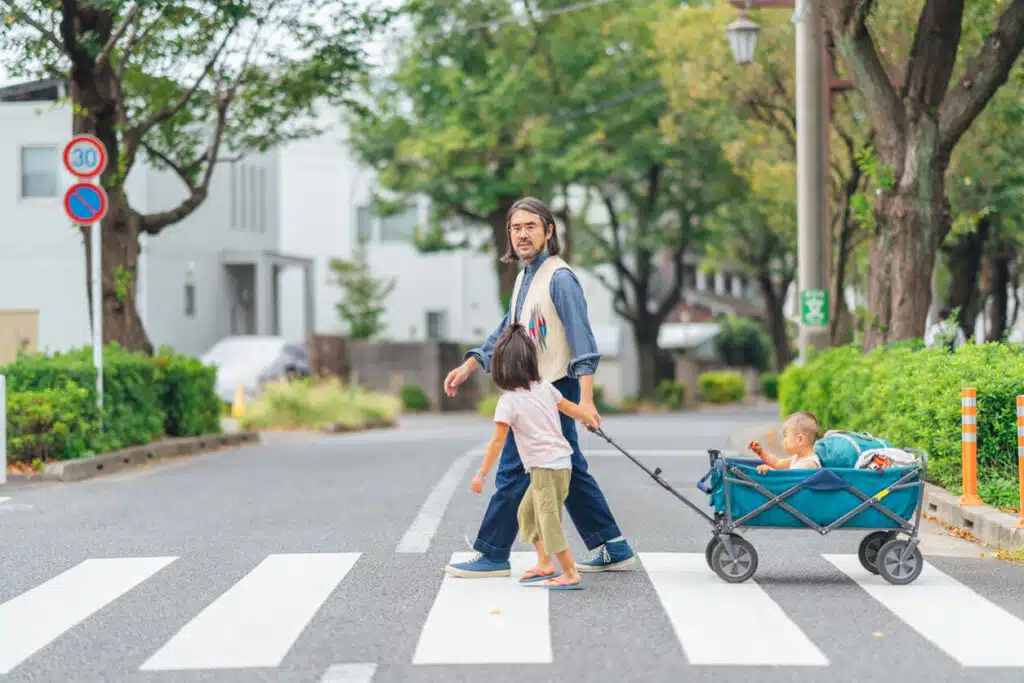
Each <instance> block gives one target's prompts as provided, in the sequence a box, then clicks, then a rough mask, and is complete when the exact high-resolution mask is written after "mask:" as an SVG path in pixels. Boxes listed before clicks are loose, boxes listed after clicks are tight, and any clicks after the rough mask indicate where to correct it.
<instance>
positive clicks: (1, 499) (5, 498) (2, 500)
mask: <svg viewBox="0 0 1024 683" xmlns="http://www.w3.org/2000/svg"><path fill="white" fill-rule="evenodd" d="M10 499H11V497H10V496H0V503H6V502H7V501H9V500H10Z"/></svg>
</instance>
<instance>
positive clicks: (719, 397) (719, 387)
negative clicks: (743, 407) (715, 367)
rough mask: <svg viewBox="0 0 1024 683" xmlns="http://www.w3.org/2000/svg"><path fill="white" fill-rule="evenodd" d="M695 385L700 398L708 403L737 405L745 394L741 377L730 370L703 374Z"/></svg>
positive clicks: (745, 385) (745, 386)
mask: <svg viewBox="0 0 1024 683" xmlns="http://www.w3.org/2000/svg"><path fill="white" fill-rule="evenodd" d="M697 383H698V385H700V397H701V398H702V399H703V400H705V401H707V402H708V403H738V402H740V401H742V400H743V398H744V396H746V393H747V384H746V382H744V381H743V376H742V375H740V374H739V373H738V372H733V371H731V370H721V371H711V372H705V373H703V374H701V376H700V377H698V378H697Z"/></svg>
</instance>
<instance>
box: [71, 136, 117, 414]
mask: <svg viewBox="0 0 1024 683" xmlns="http://www.w3.org/2000/svg"><path fill="white" fill-rule="evenodd" d="M63 159H64V168H66V169H67V170H68V173H70V174H71V175H73V176H76V177H78V178H79V179H80V181H81V182H77V183H75V184H74V185H72V186H71V187H69V188H68V190H67V192H65V193H64V210H65V211H66V212H67V214H68V217H69V218H70V219H71V220H72V221H73V222H74V223H76V224H78V225H82V226H85V225H88V226H90V228H89V238H90V239H89V250H90V253H91V254H92V258H91V259H90V264H91V266H92V267H91V268H90V274H89V275H90V277H89V285H90V287H89V289H90V291H91V293H92V297H91V298H92V362H93V365H94V366H95V367H96V405H97V406H98V407H99V409H100V416H101V417H100V429H102V428H103V418H102V415H103V276H102V273H103V270H102V264H103V239H102V234H101V232H100V222H101V221H102V220H103V217H104V216H105V215H106V213H107V193H106V190H104V189H103V186H102V185H101V184H100V175H101V174H102V173H103V171H104V169H105V168H106V167H107V149H106V147H105V146H104V145H103V143H102V142H101V141H100V140H99V139H98V138H96V137H95V136H92V135H76V136H75V137H74V138H72V139H71V141H70V142H68V144H67V145H65V146H64V156H63Z"/></svg>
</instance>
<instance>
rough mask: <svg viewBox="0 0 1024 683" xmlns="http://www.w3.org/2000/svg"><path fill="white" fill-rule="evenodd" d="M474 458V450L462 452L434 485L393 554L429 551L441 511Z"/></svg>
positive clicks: (442, 512)
mask: <svg viewBox="0 0 1024 683" xmlns="http://www.w3.org/2000/svg"><path fill="white" fill-rule="evenodd" d="M476 457H478V456H477V455H476V454H475V453H474V452H473V451H470V452H468V453H464V454H463V455H462V456H460V457H459V458H458V459H457V460H456V461H455V462H453V463H452V464H451V467H449V468H448V471H447V472H445V473H444V476H443V477H441V481H439V482H437V485H436V486H435V487H434V489H433V490H432V491H431V492H430V495H428V496H427V499H426V500H425V501H424V502H423V506H422V507H421V508H420V511H419V513H417V515H416V518H415V519H414V520H413V521H412V524H411V525H410V526H409V528H408V529H406V531H405V534H404V535H403V536H402V540H401V541H399V543H398V547H397V548H396V549H395V552H398V553H425V552H427V549H428V548H430V541H431V540H433V538H434V534H436V533H437V528H438V527H439V526H440V525H441V520H442V519H443V518H444V511H445V510H446V509H447V508H448V502H449V501H450V500H451V499H452V495H454V493H455V488H456V487H457V486H458V485H459V483H460V482H461V481H462V480H463V478H464V477H465V475H466V470H467V469H468V468H469V464H470V462H472V461H473V459H474V458H476ZM492 481H493V479H492Z"/></svg>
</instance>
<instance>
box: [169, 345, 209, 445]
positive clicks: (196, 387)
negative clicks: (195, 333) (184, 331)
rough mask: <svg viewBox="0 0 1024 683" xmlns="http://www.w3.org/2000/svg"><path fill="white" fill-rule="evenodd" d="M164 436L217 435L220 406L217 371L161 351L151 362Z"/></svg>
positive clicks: (194, 359) (193, 359)
mask: <svg viewBox="0 0 1024 683" xmlns="http://www.w3.org/2000/svg"><path fill="white" fill-rule="evenodd" d="M153 363H154V364H155V366H156V382H157V388H158V394H159V399H160V405H161V408H162V409H163V413H164V433H165V434H166V435H167V436H171V437H181V436H200V435H203V434H219V433H220V431H221V429H220V416H221V412H222V405H221V402H220V399H219V398H218V397H217V393H216V383H217V369H216V368H213V367H209V366H207V365H203V363H202V361H200V360H199V359H198V358H195V357H193V356H183V355H180V354H175V353H174V352H172V351H171V350H170V349H166V348H161V349H160V350H159V352H158V353H157V355H156V356H155V357H154V358H153Z"/></svg>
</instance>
